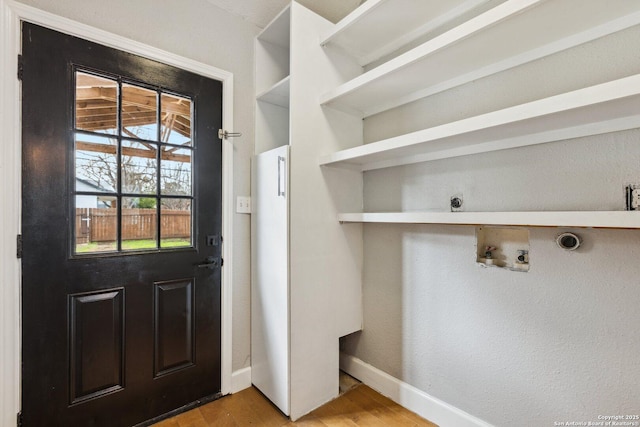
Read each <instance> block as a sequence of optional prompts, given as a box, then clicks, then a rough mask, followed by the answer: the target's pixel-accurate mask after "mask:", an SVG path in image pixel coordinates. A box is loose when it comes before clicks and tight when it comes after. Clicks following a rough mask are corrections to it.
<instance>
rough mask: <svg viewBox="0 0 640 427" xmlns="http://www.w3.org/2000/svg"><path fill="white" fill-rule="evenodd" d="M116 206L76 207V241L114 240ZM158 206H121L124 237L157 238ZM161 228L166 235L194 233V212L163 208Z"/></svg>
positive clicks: (186, 235)
mask: <svg viewBox="0 0 640 427" xmlns="http://www.w3.org/2000/svg"><path fill="white" fill-rule="evenodd" d="M117 215H118V214H117V210H116V209H89V208H78V209H76V221H75V222H76V244H83V243H89V242H113V241H115V240H116V238H117V227H118V216H117ZM156 215H157V211H156V210H155V209H122V240H146V239H155V236H156ZM160 218H161V224H160V230H161V233H162V236H161V237H162V238H163V239H170V238H185V239H188V238H190V236H191V212H189V211H180V210H164V209H163V210H162V213H161V215H160Z"/></svg>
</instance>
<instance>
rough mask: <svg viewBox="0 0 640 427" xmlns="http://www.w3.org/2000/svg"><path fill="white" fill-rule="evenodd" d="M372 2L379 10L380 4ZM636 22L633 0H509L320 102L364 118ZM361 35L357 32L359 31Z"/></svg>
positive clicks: (363, 35)
mask: <svg viewBox="0 0 640 427" xmlns="http://www.w3.org/2000/svg"><path fill="white" fill-rule="evenodd" d="M369 1H371V0H369ZM367 3H368V2H367ZM377 3H384V4H390V3H393V1H391V0H386V1H381V2H377ZM377 3H376V5H375V6H376V7H375V8H376V9H377V8H381V7H383V6H382V5H378V4H377ZM442 3H448V2H442ZM365 4H366V3H365ZM372 6H374V5H372ZM363 7H364V6H363ZM371 13H373V12H371ZM401 13H403V12H400V11H397V12H395V13H394V14H391V13H390V14H389V15H387V16H386V19H387V20H390V21H391V20H393V19H394V18H393V17H394V16H396V15H397V14H401ZM354 16H355V15H354ZM366 16H367V13H363V14H362V17H361V18H360V19H362V20H364V19H365V18H366ZM354 21H355V18H354ZM399 22H400V23H402V20H400V21H399ZM639 23H640V12H639V11H638V6H637V1H635V0H619V1H616V3H615V5H614V6H612V5H611V4H610V3H609V2H604V1H588V2H585V1H583V0H554V1H545V0H508V1H506V2H505V3H503V4H501V5H499V6H497V7H495V8H493V9H490V10H489V11H487V12H485V13H482V14H480V15H478V16H476V17H475V18H473V19H470V20H468V21H466V22H464V23H463V24H461V25H459V26H457V27H455V28H453V29H452V30H450V31H447V32H445V33H443V34H441V35H439V36H437V37H435V38H433V39H431V40H429V41H427V42H425V43H423V44H421V45H420V46H418V47H416V48H414V49H412V50H410V51H408V52H406V53H404V54H402V55H400V56H398V57H396V58H394V59H392V60H390V61H388V62H386V63H384V64H382V65H380V66H378V67H376V68H374V69H372V70H370V71H368V72H366V73H364V74H362V75H361V76H359V77H356V78H354V79H352V80H350V81H348V82H346V83H344V84H342V85H340V86H338V87H337V88H335V89H334V90H332V91H330V92H328V93H326V94H324V95H323V96H321V98H320V102H321V104H323V105H326V106H331V107H334V108H337V109H340V110H343V111H346V112H349V113H352V114H356V115H360V116H363V117H367V116H370V115H373V114H376V113H379V112H382V111H385V110H388V109H391V108H394V107H397V106H399V105H403V104H406V103H408V102H412V101H415V100H417V99H420V98H423V97H425V96H429V95H433V94H435V93H438V92H442V91H444V90H447V89H451V88H453V87H456V86H459V85H463V84H465V83H468V82H471V81H473V80H476V79H479V78H482V77H486V76H489V75H492V74H495V73H498V72H500V71H504V70H507V69H510V68H513V67H516V66H518V65H521V64H525V63H527V62H530V61H533V60H536V59H539V58H542V57H545V56H548V55H551V54H553V53H556V52H560V51H562V50H565V49H568V48H571V47H574V46H578V45H580V44H583V43H585V42H588V41H590V40H594V39H597V38H600V37H603V36H605V35H608V34H612V33H615V32H618V31H621V30H623V29H625V28H629V27H631V26H633V25H636V24H639ZM350 27H353V28H357V25H356V23H355V22H353V23H351V24H350ZM367 27H368V25H367ZM338 30H339V28H337V29H336V31H337V33H336V35H335V36H334V37H335V38H339V34H340V31H338ZM346 31H347V30H346V29H344V30H343V31H342V32H343V33H345V32H346ZM367 31H369V32H371V31H373V32H375V31H376V29H375V28H371V27H369V28H368V30H367ZM408 31H409V32H410V31H411V28H409V30H408ZM366 34H367V32H366V31H361V32H360V36H359V37H361V38H366ZM326 41H327V40H325V41H324V42H326ZM352 43H355V42H352Z"/></svg>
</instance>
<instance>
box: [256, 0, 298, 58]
mask: <svg viewBox="0 0 640 427" xmlns="http://www.w3.org/2000/svg"><path fill="white" fill-rule="evenodd" d="M257 39H258V40H260V41H263V42H267V43H271V44H275V45H277V46H280V47H283V48H285V49H289V47H290V46H291V7H290V6H287V7H286V8H284V9H283V10H282V12H280V13H279V14H278V16H276V17H275V18H273V20H271V22H270V23H269V24H267V26H266V27H264V30H262V32H261V33H260V34H258V37H257Z"/></svg>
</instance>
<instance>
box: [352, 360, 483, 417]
mask: <svg viewBox="0 0 640 427" xmlns="http://www.w3.org/2000/svg"><path fill="white" fill-rule="evenodd" d="M340 369H342V370H343V371H345V372H346V373H348V374H349V375H351V376H352V377H354V378H357V379H358V380H360V381H362V382H363V383H364V384H366V385H368V386H369V387H371V388H372V389H374V390H376V391H377V392H379V393H381V394H383V395H385V396H387V397H388V398H390V399H391V400H393V401H394V402H396V403H398V404H399V405H402V406H404V407H405V408H407V409H409V410H410V411H413V412H415V413H416V414H418V415H420V416H421V417H423V418H426V419H427V420H429V421H431V422H433V423H435V424H437V425H439V426H440V427H493V426H492V425H491V424H489V423H487V422H485V421H482V420H481V419H479V418H476V417H474V416H473V415H470V414H468V413H466V412H464V411H463V410H461V409H458V408H456V407H455V406H452V405H449V404H448V403H445V402H443V401H441V400H439V399H437V398H435V397H433V396H430V395H428V394H427V393H425V392H424V391H422V390H419V389H417V388H416V387H414V386H412V385H410V384H407V383H405V382H403V381H400V380H399V379H397V378H395V377H392V376H391V375H389V374H387V373H386V372H383V371H381V370H380V369H378V368H375V367H373V366H371V365H369V364H368V363H365V362H363V361H362V360H360V359H358V358H357V357H354V356H350V355H348V354H344V353H340Z"/></svg>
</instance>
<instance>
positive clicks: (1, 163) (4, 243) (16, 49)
mask: <svg viewBox="0 0 640 427" xmlns="http://www.w3.org/2000/svg"><path fill="white" fill-rule="evenodd" d="M20 21H28V22H32V23H34V24H38V25H41V26H44V27H47V28H51V29H53V30H56V31H60V32H63V33H66V34H71V35H74V36H77V37H81V38H83V39H86V40H89V41H92V42H96V43H100V44H102V45H105V46H108V47H112V48H116V49H119V50H123V51H126V52H129V53H133V54H136V55H139V56H143V57H145V58H149V59H152V60H155V61H159V62H162V63H165V64H168V65H172V66H175V67H178V68H181V69H183V70H187V71H190V72H193V73H196V74H199V75H202V76H205V77H208V78H211V79H214V80H218V81H221V82H222V87H223V89H222V91H223V95H222V103H223V106H222V111H223V117H222V126H223V128H224V129H228V130H233V93H234V92H233V89H234V80H233V73H231V72H229V71H226V70H222V69H220V68H217V67H214V66H212V65H209V64H205V63H202V62H198V61H195V60H192V59H189V58H185V57H182V56H180V55H177V54H174V53H171V52H167V51H165V50H162V49H158V48H156V47H153V46H149V45H146V44H143V43H140V42H137V41H135V40H131V39H128V38H126V37H122V36H119V35H117V34H113V33H110V32H108V31H104V30H100V29H97V28H94V27H91V26H89V25H85V24H82V23H79V22H76V21H73V20H70V19H67V18H64V17H61V16H58V15H54V14H51V13H48V12H45V11H42V10H40V9H37V8H34V7H31V6H27V5H25V4H22V3H18V2H16V1H15V0H0V47H1V49H0V125H2V126H1V128H2V129H4V130H5V131H3V132H2V133H1V134H0V143H2V146H3V147H4V148H3V153H4V155H3V156H2V157H1V158H0V180H1V181H2V183H3V186H2V187H3V188H2V191H1V192H0V195H2V196H3V201H4V203H3V204H2V206H1V207H0V219H2V222H1V224H2V226H1V227H0V237H2V239H1V240H0V265H1V266H2V268H1V269H0V280H1V281H0V297H1V298H0V320H1V321H2V324H1V325H0V353H1V355H2V357H1V363H0V373H2V382H0V426H7V425H10V424H7V422H9V421H10V422H11V423H13V424H15V413H16V412H17V411H18V410H19V406H20V403H19V402H20V358H21V356H20V351H21V349H20V345H21V344H20V335H21V329H20V325H21V323H20V313H19V307H20V295H21V288H20V263H19V262H18V260H16V258H15V235H16V234H18V233H19V232H20V207H21V204H22V202H21V194H20V188H21V185H20V180H21V167H22V166H21V158H20V153H21V115H20V111H21V100H20V90H19V83H18V80H17V78H16V67H17V55H18V54H19V53H20ZM222 144H223V145H222V175H223V176H222V187H223V188H222V203H223V212H222V232H223V237H224V244H223V248H222V256H223V258H224V267H223V270H222V290H221V292H222V295H221V298H222V299H221V303H222V312H221V318H222V325H221V328H222V330H221V343H222V349H221V350H222V354H221V392H222V394H229V393H230V392H231V389H232V369H233V368H232V359H233V353H232V312H231V309H232V294H233V286H232V284H233V278H232V275H233V259H232V257H233V248H232V244H233V235H232V234H233V219H234V213H233V206H234V205H233V158H234V155H233V153H234V150H233V145H232V144H231V143H230V142H228V141H223V143H222ZM5 374H6V375H5Z"/></svg>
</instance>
